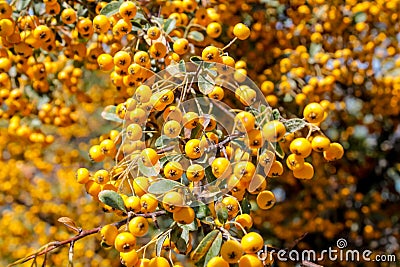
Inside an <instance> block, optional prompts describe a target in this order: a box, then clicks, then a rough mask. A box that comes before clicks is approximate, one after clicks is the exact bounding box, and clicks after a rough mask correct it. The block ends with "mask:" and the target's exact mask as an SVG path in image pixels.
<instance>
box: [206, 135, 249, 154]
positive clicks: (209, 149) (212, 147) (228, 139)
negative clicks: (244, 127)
mask: <svg viewBox="0 0 400 267" xmlns="http://www.w3.org/2000/svg"><path fill="white" fill-rule="evenodd" d="M243 135H244V133H235V134H231V135H229V136H228V137H227V138H226V139H224V140H222V141H221V142H219V143H218V144H214V145H212V146H210V147H208V148H207V149H206V150H207V152H208V151H211V150H213V149H216V148H223V147H224V145H225V144H226V143H229V142H230V141H232V140H235V139H237V138H240V137H242V136H243Z"/></svg>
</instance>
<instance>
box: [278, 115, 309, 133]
mask: <svg viewBox="0 0 400 267" xmlns="http://www.w3.org/2000/svg"><path fill="white" fill-rule="evenodd" d="M283 124H284V125H285V128H286V132H288V133H294V132H296V131H298V130H301V129H303V128H304V127H305V126H306V125H307V123H306V122H305V120H303V119H299V118H293V119H290V120H287V121H285V122H283Z"/></svg>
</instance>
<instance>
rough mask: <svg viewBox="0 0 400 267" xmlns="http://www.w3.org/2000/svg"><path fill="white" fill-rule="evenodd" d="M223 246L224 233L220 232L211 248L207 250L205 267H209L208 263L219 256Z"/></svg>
mask: <svg viewBox="0 0 400 267" xmlns="http://www.w3.org/2000/svg"><path fill="white" fill-rule="evenodd" d="M221 246H222V234H221V233H218V235H217V237H216V238H215V240H214V242H213V243H212V245H211V247H210V249H209V250H208V252H207V255H206V259H205V261H204V267H207V263H208V262H209V261H210V260H211V259H212V258H214V257H216V256H218V254H219V252H220V250H221Z"/></svg>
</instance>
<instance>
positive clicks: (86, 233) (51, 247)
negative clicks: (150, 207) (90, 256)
mask: <svg viewBox="0 0 400 267" xmlns="http://www.w3.org/2000/svg"><path fill="white" fill-rule="evenodd" d="M164 214H166V211H165V210H160V211H155V212H152V213H135V214H130V216H128V217H127V218H125V219H123V220H121V221H118V222H115V223H113V225H115V226H116V227H117V228H120V227H121V226H122V225H124V224H126V223H127V222H128V221H129V220H130V219H131V218H133V217H136V216H142V217H144V218H153V217H157V216H162V215H164ZM101 228H102V226H99V227H96V228H93V229H90V230H82V231H80V232H79V234H77V235H75V236H73V237H71V238H68V239H66V240H63V241H55V242H51V243H49V244H50V245H49V246H47V248H45V249H44V250H42V251H40V252H39V253H37V252H36V253H34V254H32V255H29V256H27V257H25V258H23V259H20V260H17V261H15V262H13V263H11V264H9V265H8V267H11V266H15V265H17V264H22V263H24V262H27V261H30V260H33V259H35V258H37V257H38V256H41V255H45V254H47V253H49V252H50V251H52V250H55V249H56V248H59V247H62V246H65V245H67V244H73V243H75V242H76V241H78V240H80V239H82V238H84V237H86V236H89V235H93V234H96V233H98V232H99V231H100V230H101Z"/></svg>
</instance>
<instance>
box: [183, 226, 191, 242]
mask: <svg viewBox="0 0 400 267" xmlns="http://www.w3.org/2000/svg"><path fill="white" fill-rule="evenodd" d="M189 233H190V231H189V230H188V229H185V228H183V227H182V234H181V237H182V238H183V240H185V242H186V244H187V243H188V242H189Z"/></svg>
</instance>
